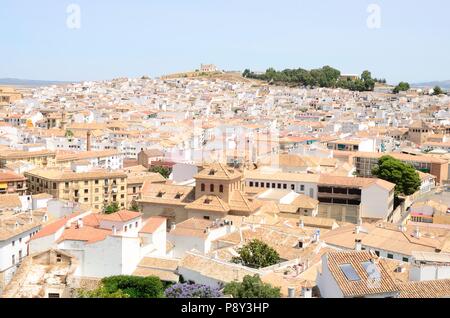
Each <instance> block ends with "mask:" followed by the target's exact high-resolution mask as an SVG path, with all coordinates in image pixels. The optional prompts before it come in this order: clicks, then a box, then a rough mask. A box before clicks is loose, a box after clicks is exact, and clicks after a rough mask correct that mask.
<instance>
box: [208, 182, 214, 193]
mask: <svg viewBox="0 0 450 318" xmlns="http://www.w3.org/2000/svg"><path fill="white" fill-rule="evenodd" d="M209 191H210V192H214V184H210V185H209Z"/></svg>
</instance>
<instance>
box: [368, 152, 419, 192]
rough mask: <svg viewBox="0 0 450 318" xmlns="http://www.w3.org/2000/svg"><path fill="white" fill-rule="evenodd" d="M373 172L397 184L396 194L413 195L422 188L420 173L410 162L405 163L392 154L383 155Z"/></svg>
mask: <svg viewBox="0 0 450 318" xmlns="http://www.w3.org/2000/svg"><path fill="white" fill-rule="evenodd" d="M372 174H373V175H374V176H377V177H378V178H380V179H383V180H386V181H389V182H392V183H394V184H395V195H396V196H398V195H401V194H403V195H411V194H413V193H415V192H416V191H417V190H419V188H420V184H421V181H420V176H419V173H418V172H417V171H416V169H414V167H413V166H412V165H410V164H406V163H403V162H402V161H400V160H397V159H395V158H393V157H391V156H383V157H381V158H380V159H379V160H378V165H376V166H375V167H374V168H373V169H372Z"/></svg>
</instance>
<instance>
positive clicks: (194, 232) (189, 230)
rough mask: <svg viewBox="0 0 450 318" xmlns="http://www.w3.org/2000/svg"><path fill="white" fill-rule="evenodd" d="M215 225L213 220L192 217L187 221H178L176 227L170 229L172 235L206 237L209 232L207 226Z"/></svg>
mask: <svg viewBox="0 0 450 318" xmlns="http://www.w3.org/2000/svg"><path fill="white" fill-rule="evenodd" d="M212 227H213V221H211V220H205V219H199V218H190V219H187V220H186V221H183V222H180V223H178V224H177V225H176V226H175V228H174V229H172V230H170V232H169V234H170V235H175V236H195V237H201V238H206V237H207V236H208V235H209V233H208V232H207V231H206V229H207V228H212Z"/></svg>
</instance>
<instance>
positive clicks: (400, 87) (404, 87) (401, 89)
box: [393, 82, 411, 94]
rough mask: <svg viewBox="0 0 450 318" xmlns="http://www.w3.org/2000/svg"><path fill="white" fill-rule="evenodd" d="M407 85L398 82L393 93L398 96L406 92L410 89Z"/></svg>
mask: <svg viewBox="0 0 450 318" xmlns="http://www.w3.org/2000/svg"><path fill="white" fill-rule="evenodd" d="M410 88H411V87H410V85H409V83H406V82H400V83H399V84H398V85H397V86H395V87H394V90H393V93H395V94H398V93H400V92H404V91H408V90H409V89H410Z"/></svg>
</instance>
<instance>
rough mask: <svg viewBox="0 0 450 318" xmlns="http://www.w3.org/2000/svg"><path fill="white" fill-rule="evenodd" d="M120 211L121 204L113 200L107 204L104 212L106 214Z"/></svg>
mask: <svg viewBox="0 0 450 318" xmlns="http://www.w3.org/2000/svg"><path fill="white" fill-rule="evenodd" d="M118 211H120V207H119V204H118V203H117V202H113V203H111V204H110V205H107V206H105V208H104V210H103V212H104V213H106V214H112V213H116V212H118Z"/></svg>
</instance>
